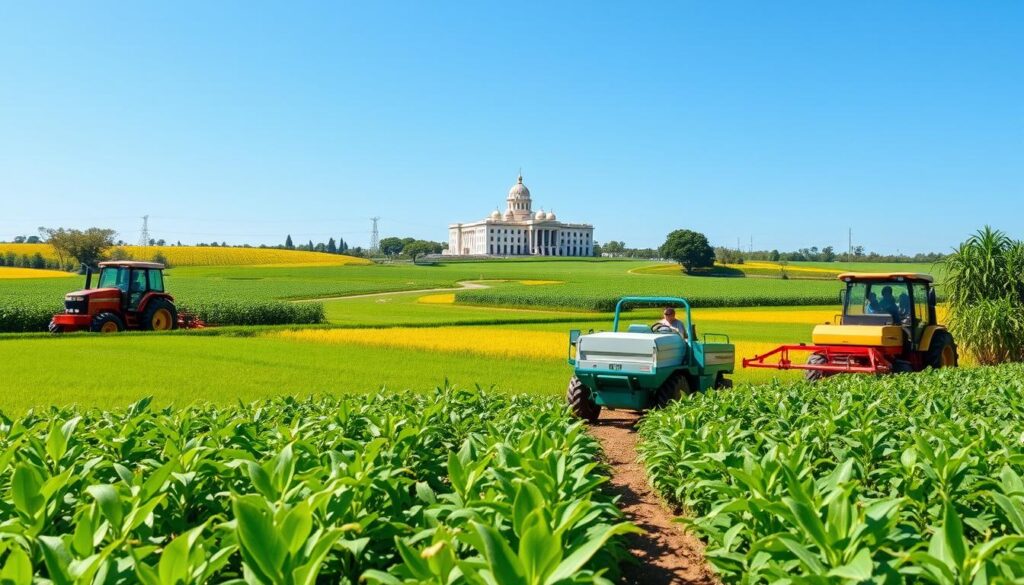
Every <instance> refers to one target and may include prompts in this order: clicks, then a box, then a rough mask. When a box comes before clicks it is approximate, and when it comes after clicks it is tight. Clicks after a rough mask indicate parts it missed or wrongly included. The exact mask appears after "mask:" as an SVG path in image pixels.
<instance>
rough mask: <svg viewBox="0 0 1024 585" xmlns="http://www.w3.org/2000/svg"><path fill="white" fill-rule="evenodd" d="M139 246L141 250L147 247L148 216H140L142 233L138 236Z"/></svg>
mask: <svg viewBox="0 0 1024 585" xmlns="http://www.w3.org/2000/svg"><path fill="white" fill-rule="evenodd" d="M139 245H140V246H142V247H143V248H145V247H147V246H149V216H148V215H143V216H142V232H140V234H139Z"/></svg>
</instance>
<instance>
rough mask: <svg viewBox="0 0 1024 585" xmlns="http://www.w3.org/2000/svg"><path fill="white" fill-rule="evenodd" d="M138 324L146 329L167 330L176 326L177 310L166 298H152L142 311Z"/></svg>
mask: <svg viewBox="0 0 1024 585" xmlns="http://www.w3.org/2000/svg"><path fill="white" fill-rule="evenodd" d="M140 325H142V328H143V329H145V330H146V331H169V330H171V329H177V328H178V310H177V309H175V308H174V303H172V302H170V301H168V300H167V299H163V298H158V299H153V300H152V301H150V302H149V304H148V305H147V306H146V310H145V311H143V313H142V320H141V321H140Z"/></svg>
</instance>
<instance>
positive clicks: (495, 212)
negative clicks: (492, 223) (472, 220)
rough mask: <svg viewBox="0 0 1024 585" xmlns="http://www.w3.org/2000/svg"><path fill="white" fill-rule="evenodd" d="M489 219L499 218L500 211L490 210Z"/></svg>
mask: <svg viewBox="0 0 1024 585" xmlns="http://www.w3.org/2000/svg"><path fill="white" fill-rule="evenodd" d="M491 219H501V212H500V211H498V210H497V209H495V210H494V211H492V212H491Z"/></svg>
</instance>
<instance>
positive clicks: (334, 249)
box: [327, 238, 338, 254]
mask: <svg viewBox="0 0 1024 585" xmlns="http://www.w3.org/2000/svg"><path fill="white" fill-rule="evenodd" d="M327 253H328V254H337V253H338V244H337V243H336V242H335V241H334V238H331V239H329V240H327Z"/></svg>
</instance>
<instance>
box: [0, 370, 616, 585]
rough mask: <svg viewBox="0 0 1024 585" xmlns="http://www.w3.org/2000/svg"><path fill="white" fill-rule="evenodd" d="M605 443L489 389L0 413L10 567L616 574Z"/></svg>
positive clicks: (98, 578) (11, 572) (117, 571)
mask: <svg viewBox="0 0 1024 585" xmlns="http://www.w3.org/2000/svg"><path fill="white" fill-rule="evenodd" d="M598 454H599V447H598V444H597V442H596V441H595V440H594V439H592V438H591V437H590V436H589V435H587V434H586V433H585V432H584V430H583V428H582V427H581V426H580V425H579V423H577V422H576V421H574V420H573V419H572V418H571V417H569V416H568V414H567V413H566V412H565V411H564V409H563V408H562V406H561V405H560V403H559V402H558V401H555V400H551V399H545V398H529V397H509V396H502V395H499V394H494V393H491V392H487V391H479V390H477V391H459V390H453V389H439V390H437V391H435V392H433V393H426V394H413V393H402V394H395V393H381V394H378V395H375V396H369V397H367V396H358V397H357V396H350V397H344V398H329V397H324V398H317V399H308V400H303V401H299V400H295V399H292V398H281V399H275V400H270V401H265V402H259V403H253V404H248V405H246V404H239V405H236V406H233V407H230V408H218V407H213V406H207V405H198V406H193V407H191V408H188V409H184V410H175V409H170V408H166V409H156V408H154V407H153V406H152V405H151V404H150V403H149V401H148V400H144V401H141V402H139V403H136V404H134V405H132V406H130V407H129V408H127V409H125V410H121V411H100V410H87V411H78V410H75V409H57V408H51V409H49V410H47V411H45V412H40V413H34V412H29V413H27V414H26V415H24V416H22V417H20V418H17V419H8V418H5V417H2V416H0V519H2V520H0V582H3V583H14V584H17V585H20V584H22V583H26V584H27V583H32V582H39V581H44V582H50V583H54V584H56V585H60V584H65V583H67V584H71V583H84V582H90V583H117V584H119V583H143V584H144V585H179V584H191V583H208V582H233V583H243V582H244V583H249V584H267V585H270V584H313V583H319V582H332V583H357V582H360V581H361V580H364V581H365V580H370V581H377V582H388V583H390V582H394V581H395V580H398V581H399V582H403V581H408V580H410V579H412V580H413V581H415V582H422V581H426V582H438V579H439V578H440V577H441V576H443V578H444V579H443V582H445V583H486V582H493V581H489V580H488V579H493V578H498V579H502V578H503V577H504V576H507V575H509V574H515V575H522V576H524V578H525V577H527V576H528V577H529V579H530V582H534V583H548V582H550V583H553V582H554V581H559V582H578V583H589V582H594V583H603V582H606V581H605V577H604V576H605V575H609V576H613V575H614V574H615V571H616V567H617V564H618V561H619V559H620V558H621V557H622V555H623V550H622V543H621V539H620V538H619V536H620V535H621V534H623V533H624V532H626V531H629V530H632V528H631V527H630V526H629V525H628V524H625V523H623V522H622V519H621V514H620V512H619V511H618V509H617V508H616V506H615V505H614V502H613V501H612V499H611V497H610V496H609V495H607V494H605V493H604V492H603V491H602V489H601V487H602V485H603V484H604V482H605V481H606V480H607V475H606V474H605V471H604V469H603V468H601V467H600V466H599V465H598V464H597V463H596V461H597V458H598ZM555 545H558V546H555ZM510 551H511V552H510ZM424 567H427V568H426V569H424ZM509 570H511V571H512V572H513V573H507V571H509ZM424 571H426V572H424ZM428 573H429V575H428ZM417 579H419V581H416V580H417ZM502 582H508V581H502Z"/></svg>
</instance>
